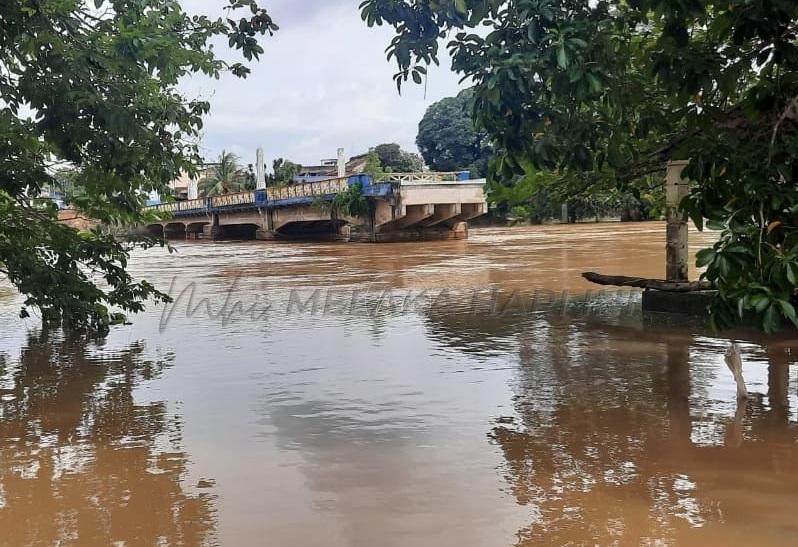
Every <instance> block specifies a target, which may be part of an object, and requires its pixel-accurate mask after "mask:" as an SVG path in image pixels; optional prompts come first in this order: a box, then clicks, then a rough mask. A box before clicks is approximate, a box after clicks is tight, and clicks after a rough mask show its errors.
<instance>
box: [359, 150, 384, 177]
mask: <svg viewBox="0 0 798 547" xmlns="http://www.w3.org/2000/svg"><path fill="white" fill-rule="evenodd" d="M363 172H364V173H365V174H367V175H370V176H371V178H373V179H374V180H378V179H380V178H381V177H382V176H383V175H384V174H385V171H384V170H383V168H382V163H381V162H380V156H379V154H377V151H376V150H374V149H373V148H372V149H371V150H369V153H368V154H367V155H366V163H365V164H364V165H363Z"/></svg>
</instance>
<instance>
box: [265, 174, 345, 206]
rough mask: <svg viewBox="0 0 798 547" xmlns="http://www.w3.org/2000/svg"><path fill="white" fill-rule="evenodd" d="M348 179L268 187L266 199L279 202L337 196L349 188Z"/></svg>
mask: <svg viewBox="0 0 798 547" xmlns="http://www.w3.org/2000/svg"><path fill="white" fill-rule="evenodd" d="M349 178H350V177H343V178H337V179H328V180H322V181H318V182H304V183H301V184H292V185H291V186H280V187H274V186H272V187H270V188H267V189H266V197H267V199H268V200H269V201H279V200H283V199H291V198H313V197H319V196H327V195H330V194H339V193H341V192H345V191H346V190H347V188H349Z"/></svg>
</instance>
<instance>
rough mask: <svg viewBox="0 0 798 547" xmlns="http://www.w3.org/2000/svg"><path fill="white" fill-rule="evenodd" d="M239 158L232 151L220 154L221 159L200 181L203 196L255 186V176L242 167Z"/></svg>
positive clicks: (199, 189)
mask: <svg viewBox="0 0 798 547" xmlns="http://www.w3.org/2000/svg"><path fill="white" fill-rule="evenodd" d="M238 161H239V158H238V156H236V155H235V154H233V153H232V152H225V151H224V150H222V153H221V154H220V155H219V161H218V163H217V164H216V165H214V166H213V167H212V168H211V169H210V170H209V171H208V172H207V173H206V175H205V176H204V177H202V179H200V181H199V185H198V191H199V194H200V195H201V196H203V197H209V196H218V195H220V194H234V193H236V192H244V191H246V190H251V189H253V188H255V177H254V175H253V174H252V173H250V172H248V171H246V170H245V169H241V166H240V165H239V163H238Z"/></svg>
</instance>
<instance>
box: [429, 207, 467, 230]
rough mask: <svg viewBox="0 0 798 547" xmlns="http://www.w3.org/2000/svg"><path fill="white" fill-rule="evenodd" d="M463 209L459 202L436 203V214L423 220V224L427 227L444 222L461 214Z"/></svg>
mask: <svg viewBox="0 0 798 547" xmlns="http://www.w3.org/2000/svg"><path fill="white" fill-rule="evenodd" d="M462 211H463V208H462V206H461V205H460V204H459V203H447V204H439V205H435V214H433V215H432V216H431V217H429V218H428V219H426V220H423V221H421V225H422V226H425V227H427V228H429V227H432V226H436V225H438V224H440V223H442V222H445V221H447V220H450V219H453V218H454V217H456V216H459V215H460V214H461V213H462Z"/></svg>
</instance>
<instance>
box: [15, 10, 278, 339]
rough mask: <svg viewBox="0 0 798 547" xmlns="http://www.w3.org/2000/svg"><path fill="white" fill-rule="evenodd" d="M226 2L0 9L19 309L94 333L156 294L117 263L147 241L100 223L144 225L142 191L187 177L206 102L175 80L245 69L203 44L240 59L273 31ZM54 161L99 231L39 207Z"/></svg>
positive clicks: (255, 13)
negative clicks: (212, 11) (204, 8)
mask: <svg viewBox="0 0 798 547" xmlns="http://www.w3.org/2000/svg"><path fill="white" fill-rule="evenodd" d="M225 11H226V12H227V15H228V17H226V18H225V17H220V18H216V19H211V18H209V17H206V16H202V15H194V16H190V15H188V14H186V13H185V11H184V10H183V9H182V8H181V6H180V4H179V3H178V2H177V1H175V0H110V1H109V0H94V1H93V3H92V4H91V5H89V4H87V3H85V2H83V1H80V0H44V1H43V0H21V1H19V2H5V3H2V4H0V29H1V30H2V32H0V272H2V273H3V274H5V275H6V276H7V277H8V279H9V280H10V282H11V283H12V284H14V285H15V286H16V287H17V288H18V289H19V291H20V292H22V293H23V294H25V295H26V296H27V298H26V300H25V307H24V308H23V309H22V311H21V316H22V317H27V316H28V315H29V313H30V310H32V309H38V310H39V312H40V313H41V315H42V318H43V319H44V320H45V321H46V322H55V323H62V324H64V325H66V326H70V327H74V328H95V329H99V330H103V329H106V328H107V326H108V324H109V323H111V322H113V321H118V320H121V319H122V317H121V316H119V315H115V313H114V312H112V310H113V309H121V310H123V311H129V312H136V311H139V310H141V309H142V307H143V303H142V302H143V301H144V300H146V299H148V298H152V299H155V300H160V299H164V298H166V295H164V294H162V293H160V292H159V291H158V290H157V289H156V288H155V287H153V286H152V285H150V284H149V283H147V282H146V281H136V280H134V279H133V278H132V277H131V276H130V275H129V274H128V273H127V272H126V270H125V267H126V266H127V261H128V258H129V255H130V251H131V250H132V248H133V247H135V246H143V247H147V246H151V245H153V244H154V243H155V241H153V240H149V239H133V240H127V239H121V238H118V237H115V236H114V235H113V230H112V229H109V227H110V228H113V227H114V226H121V225H131V224H136V223H143V222H146V221H147V220H149V219H150V217H149V215H148V213H145V212H144V211H143V206H144V204H145V200H146V199H147V196H148V195H149V194H150V192H152V191H159V192H160V193H161V194H166V193H168V183H169V182H170V181H171V180H174V179H176V178H178V176H179V174H180V172H181V171H185V172H188V173H190V174H194V173H196V170H195V169H196V168H195V165H197V164H198V163H199V157H198V151H197V147H196V141H197V139H198V136H199V131H200V129H201V128H202V119H203V116H204V115H205V114H207V112H208V109H209V105H208V103H207V102H205V101H201V100H189V99H187V98H185V97H183V96H182V95H181V94H180V93H179V92H178V90H177V84H178V82H179V81H180V79H181V78H182V77H184V76H188V75H191V74H197V73H200V74H204V75H206V76H210V77H214V78H219V76H220V75H221V74H222V73H223V72H227V71H229V72H232V73H233V74H235V75H236V76H240V77H244V76H246V75H247V73H248V72H249V69H248V68H247V67H246V66H245V65H244V64H243V63H240V62H235V63H231V62H227V61H225V60H222V59H221V58H219V57H217V55H216V53H215V52H214V49H213V48H212V42H213V41H214V39H215V38H216V37H219V36H224V37H227V39H228V44H229V46H230V47H231V48H233V49H235V50H237V51H238V52H239V53H240V54H241V55H243V57H244V58H245V59H246V60H252V59H257V58H258V55H259V54H260V53H262V51H263V50H262V48H261V46H260V45H259V44H258V42H257V38H258V36H260V35H264V34H271V33H273V32H274V31H275V30H277V27H276V25H275V24H274V23H273V21H272V20H271V18H270V17H269V15H268V14H267V13H266V12H265V11H264V10H263V9H261V8H259V7H258V5H257V4H256V3H255V2H254V0H231V1H230V2H229V3H228V5H227V6H226V8H225ZM239 12H240V16H238V15H234V14H238V13H239ZM234 17H237V19H234ZM62 167H68V168H71V169H73V170H72V171H71V173H72V175H71V176H70V180H69V184H70V185H72V186H73V187H79V188H80V189H81V191H80V192H73V193H72V194H71V197H70V199H71V205H72V206H74V207H76V208H77V209H79V210H80V211H81V212H82V213H83V214H84V215H86V216H90V217H93V218H95V219H97V220H99V221H101V222H102V223H104V225H105V228H98V229H96V230H94V231H92V232H78V231H77V230H74V229H71V228H68V227H67V226H65V225H63V224H60V223H58V222H57V212H56V210H55V207H54V206H43V205H40V203H41V201H40V200H37V199H36V198H38V197H39V196H40V195H41V193H42V189H43V188H45V187H48V186H49V187H58V184H59V180H58V179H59V177H58V176H56V175H55V173H56V172H57V170H58V169H59V168H62ZM61 178H62V177H61ZM62 180H63V178H62Z"/></svg>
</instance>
